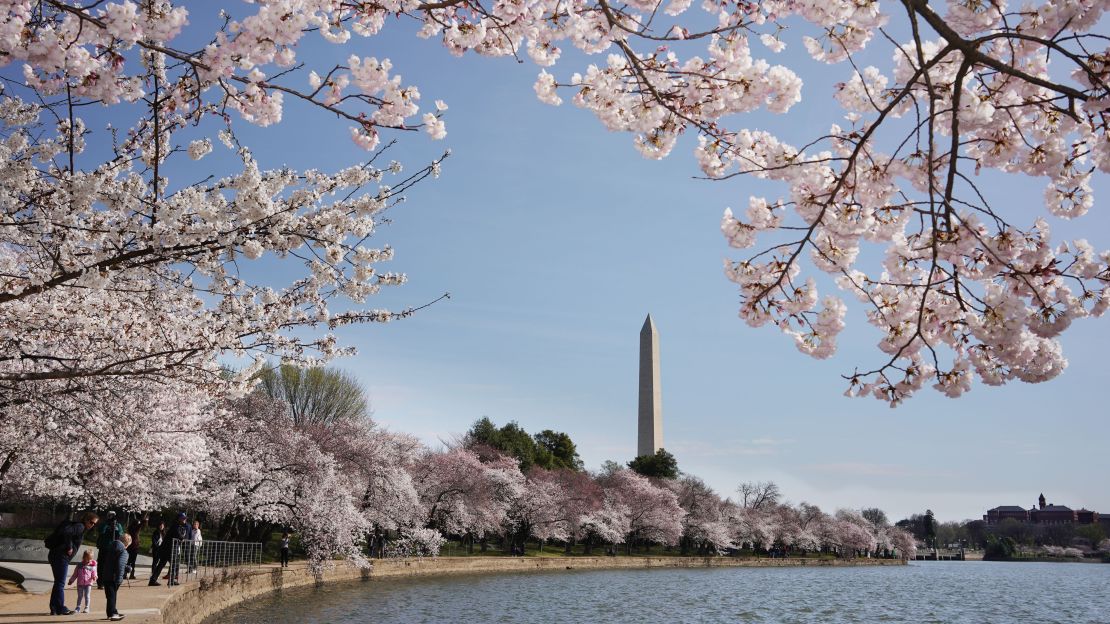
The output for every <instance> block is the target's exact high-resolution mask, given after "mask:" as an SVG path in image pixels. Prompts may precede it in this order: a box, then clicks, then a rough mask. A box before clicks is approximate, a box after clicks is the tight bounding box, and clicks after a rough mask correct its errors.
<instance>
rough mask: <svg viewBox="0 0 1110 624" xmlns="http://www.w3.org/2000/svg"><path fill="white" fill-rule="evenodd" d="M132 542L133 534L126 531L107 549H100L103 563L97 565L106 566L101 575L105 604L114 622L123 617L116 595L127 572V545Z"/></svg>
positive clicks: (110, 618)
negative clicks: (117, 604) (117, 606)
mask: <svg viewBox="0 0 1110 624" xmlns="http://www.w3.org/2000/svg"><path fill="white" fill-rule="evenodd" d="M130 544H131V536H130V535H128V534H126V533H124V534H123V535H122V536H121V537H117V538H116V539H115V540H113V541H112V543H111V544H109V545H108V548H107V549H106V550H101V551H100V561H101V563H100V564H98V565H97V567H98V568H99V567H101V566H104V567H103V568H101V570H100V572H99V576H100V578H101V580H103V581H104V604H105V608H106V609H107V611H108V619H109V620H111V621H113V622H115V621H117V620H122V619H123V615H122V614H121V613H120V612H119V611H118V610H117V609H116V595H117V594H118V593H119V586H120V585H123V579H124V577H125V576H126V574H127V547H128V546H129V545H130Z"/></svg>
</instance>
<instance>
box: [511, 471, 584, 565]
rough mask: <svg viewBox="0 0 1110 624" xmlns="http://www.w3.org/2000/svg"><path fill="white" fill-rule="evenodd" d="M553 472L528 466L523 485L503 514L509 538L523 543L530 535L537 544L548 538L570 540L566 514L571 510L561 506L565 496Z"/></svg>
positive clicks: (566, 493)
mask: <svg viewBox="0 0 1110 624" xmlns="http://www.w3.org/2000/svg"><path fill="white" fill-rule="evenodd" d="M556 472H557V471H552V470H545V469H543V468H532V469H531V470H529V471H528V474H527V477H526V481H525V483H524V487H523V488H522V489H521V490H520V491H519V495H518V496H517V497H516V498H515V499H513V500H512V502H511V503H510V505H509V509H508V511H507V513H506V522H507V524H508V526H509V530H508V533H509V535H510V541H511V542H514V543H515V541H516V538H517V537H519V538H520V539H521V541H522V542H523V539H524V538H525V537H528V536H531V537H533V538H535V539H536V540H537V541H538V542H539V544H540V550H541V551H542V550H543V543H544V542H545V541H548V540H559V541H567V540H569V539H570V527H571V523H570V518H569V513H568V512H571V511H573V509H570V508H568V507H567V506H565V505H564V503H565V501H566V500H567V499H568V498H569V497H568V492H567V491H566V490H565V489H564V488H563V486H562V484H561V483H560V481H559V479H558V478H557V477H556V476H555V473H556Z"/></svg>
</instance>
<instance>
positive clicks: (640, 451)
mask: <svg viewBox="0 0 1110 624" xmlns="http://www.w3.org/2000/svg"><path fill="white" fill-rule="evenodd" d="M639 434H640V435H639V439H638V440H637V444H636V455H637V456H639V455H654V454H655V451H658V450H659V449H660V448H662V447H663V390H662V387H661V386H660V385H659V332H657V331H655V323H654V322H653V321H652V320H651V315H650V314H649V315H648V317H647V320H645V321H644V327H643V329H641V330H640V430H639Z"/></svg>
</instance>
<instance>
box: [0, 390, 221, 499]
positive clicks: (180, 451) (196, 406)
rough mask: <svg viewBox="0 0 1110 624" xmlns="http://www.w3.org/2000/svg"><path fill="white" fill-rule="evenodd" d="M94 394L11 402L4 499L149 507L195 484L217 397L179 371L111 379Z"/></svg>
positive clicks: (0, 422) (4, 439)
mask: <svg viewBox="0 0 1110 624" xmlns="http://www.w3.org/2000/svg"><path fill="white" fill-rule="evenodd" d="M98 396H99V398H100V400H99V401H96V402H90V401H83V400H80V397H79V395H75V394H67V395H59V396H54V397H51V398H50V399H49V400H44V401H41V402H34V403H23V404H20V405H13V406H9V407H8V408H6V409H5V410H4V411H5V417H3V418H0V496H2V497H3V498H2V500H12V499H20V498H22V499H26V500H44V499H46V500H52V501H55V502H57V503H65V504H69V505H71V506H75V507H76V506H86V505H93V504H98V505H104V506H109V505H111V506H118V507H122V508H124V509H131V510H140V509H150V508H154V507H157V506H160V505H165V504H168V503H170V502H173V501H178V500H181V499H182V498H186V497H189V496H191V495H193V494H194V493H195V483H196V481H197V480H198V479H199V478H200V476H201V475H202V474H204V473H205V472H206V471H207V470H208V468H209V465H210V458H209V452H210V448H209V445H208V442H207V436H206V435H205V430H206V429H207V427H208V426H209V425H210V423H211V422H212V418H213V411H212V405H211V398H210V397H209V396H208V395H207V394H206V393H204V392H200V391H197V390H196V389H195V388H194V387H193V386H191V385H187V384H182V383H180V382H177V381H174V380H163V381H157V380H148V379H124V380H114V381H113V382H112V383H110V384H105V386H104V388H103V392H101V393H99V394H98Z"/></svg>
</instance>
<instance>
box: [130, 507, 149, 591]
mask: <svg viewBox="0 0 1110 624" xmlns="http://www.w3.org/2000/svg"><path fill="white" fill-rule="evenodd" d="M146 523H147V516H142V517H141V518H135V519H134V520H132V521H131V523H130V524H128V525H127V534H128V535H130V536H131V545H130V546H128V547H127V567H128V568H130V569H131V574H130V578H131V580H132V581H133V580H135V565H136V564H137V563H139V536H140V534H141V533H142V530H143V527H145V526H146Z"/></svg>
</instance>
